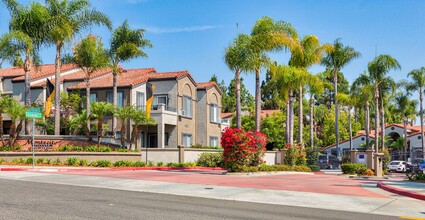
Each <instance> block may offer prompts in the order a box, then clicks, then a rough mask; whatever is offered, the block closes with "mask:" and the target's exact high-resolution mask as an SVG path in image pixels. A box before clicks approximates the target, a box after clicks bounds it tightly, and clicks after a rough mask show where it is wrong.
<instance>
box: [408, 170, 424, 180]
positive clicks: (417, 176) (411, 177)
mask: <svg viewBox="0 0 425 220" xmlns="http://www.w3.org/2000/svg"><path fill="white" fill-rule="evenodd" d="M406 179H408V180H410V181H418V180H419V181H425V174H423V173H417V172H413V173H406Z"/></svg>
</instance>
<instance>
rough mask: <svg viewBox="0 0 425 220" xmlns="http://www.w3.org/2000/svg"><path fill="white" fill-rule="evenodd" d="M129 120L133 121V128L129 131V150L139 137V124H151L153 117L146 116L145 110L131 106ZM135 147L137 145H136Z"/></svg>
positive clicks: (153, 121)
mask: <svg viewBox="0 0 425 220" xmlns="http://www.w3.org/2000/svg"><path fill="white" fill-rule="evenodd" d="M130 120H131V121H132V122H133V124H134V125H133V130H132V131H131V138H130V150H134V149H133V143H137V140H138V139H139V126H140V125H153V124H155V120H154V119H153V118H149V119H148V118H147V117H146V112H144V111H140V109H138V108H136V107H134V106H132V108H131V113H130ZM136 147H137V146H136Z"/></svg>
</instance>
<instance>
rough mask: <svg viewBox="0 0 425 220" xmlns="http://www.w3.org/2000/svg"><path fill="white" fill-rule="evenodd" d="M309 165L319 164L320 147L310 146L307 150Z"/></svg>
mask: <svg viewBox="0 0 425 220" xmlns="http://www.w3.org/2000/svg"><path fill="white" fill-rule="evenodd" d="M306 154H307V155H306V157H307V165H308V166H310V165H317V163H318V161H319V149H318V148H313V149H311V148H308V149H307V150H306Z"/></svg>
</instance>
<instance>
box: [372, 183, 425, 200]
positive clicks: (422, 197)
mask: <svg viewBox="0 0 425 220" xmlns="http://www.w3.org/2000/svg"><path fill="white" fill-rule="evenodd" d="M377 186H378V188H381V189H383V190H386V191H388V192H392V193H396V194H399V195H402V196H407V197H411V198H415V199H419V200H424V201H425V194H420V193H415V192H410V191H407V190H402V189H399V188H396V187H392V186H388V185H385V184H384V182H383V181H379V182H378V184H377Z"/></svg>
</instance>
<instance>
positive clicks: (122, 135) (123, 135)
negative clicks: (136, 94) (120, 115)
mask: <svg viewBox="0 0 425 220" xmlns="http://www.w3.org/2000/svg"><path fill="white" fill-rule="evenodd" d="M124 121H125V120H123V122H122V125H121V147H126V148H127V146H126V145H125V136H126V130H125V129H126V128H125V123H124Z"/></svg>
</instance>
